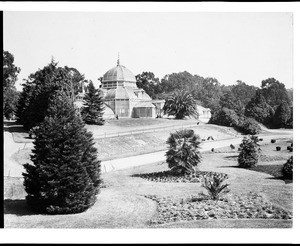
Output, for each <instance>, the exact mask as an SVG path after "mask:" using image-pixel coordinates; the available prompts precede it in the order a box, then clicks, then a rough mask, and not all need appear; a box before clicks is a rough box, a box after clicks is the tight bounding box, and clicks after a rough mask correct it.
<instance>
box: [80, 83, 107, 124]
mask: <svg viewBox="0 0 300 246" xmlns="http://www.w3.org/2000/svg"><path fill="white" fill-rule="evenodd" d="M83 100H84V103H83V109H82V111H81V115H82V119H83V120H84V122H85V123H86V124H90V125H103V124H104V122H105V121H104V119H103V114H104V109H105V106H104V102H103V98H102V95H101V93H100V91H99V90H97V89H96V88H95V86H94V85H93V83H92V82H90V83H89V85H88V87H87V93H86V94H85V96H84V98H83Z"/></svg>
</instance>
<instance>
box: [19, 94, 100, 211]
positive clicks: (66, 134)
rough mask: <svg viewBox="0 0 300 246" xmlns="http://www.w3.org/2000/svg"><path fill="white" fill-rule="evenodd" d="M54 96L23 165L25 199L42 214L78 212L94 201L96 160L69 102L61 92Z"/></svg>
mask: <svg viewBox="0 0 300 246" xmlns="http://www.w3.org/2000/svg"><path fill="white" fill-rule="evenodd" d="M54 95H55V96H54V97H53V98H52V100H50V104H49V108H48V110H47V113H46V117H45V119H44V121H43V122H42V123H41V124H40V125H39V128H38V129H36V130H35V131H34V134H35V135H36V136H35V139H34V149H33V151H32V152H33V154H32V155H31V160H32V162H33V164H28V163H27V164H25V165H24V168H25V170H26V172H25V173H23V176H24V186H25V191H26V192H27V194H28V195H27V196H26V200H27V204H28V205H29V206H30V207H31V208H32V209H34V210H36V211H38V212H42V213H51V214H62V213H79V212H83V211H84V210H86V209H88V208H89V207H90V206H92V205H93V204H94V203H95V201H96V195H97V194H98V192H99V185H100V161H98V160H97V149H96V148H95V147H93V145H94V142H93V137H92V134H91V133H90V132H87V130H86V129H85V128H84V123H83V121H82V119H81V117H80V115H79V113H78V112H77V110H76V109H75V108H74V106H73V102H72V101H71V99H70V98H68V97H67V96H66V95H65V94H64V93H63V92H57V93H56V94H54Z"/></svg>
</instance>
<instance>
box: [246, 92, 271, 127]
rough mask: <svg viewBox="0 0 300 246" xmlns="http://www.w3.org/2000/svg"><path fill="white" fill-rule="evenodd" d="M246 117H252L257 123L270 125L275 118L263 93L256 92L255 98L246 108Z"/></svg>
mask: <svg viewBox="0 0 300 246" xmlns="http://www.w3.org/2000/svg"><path fill="white" fill-rule="evenodd" d="M245 116H247V117H251V118H253V119H255V120H256V121H258V122H260V123H263V124H265V125H268V124H270V123H271V122H272V120H273V116H274V110H273V108H272V107H271V106H270V105H269V104H268V103H267V102H266V100H265V98H264V96H263V94H262V92H261V91H260V90H257V91H256V94H255V97H253V98H252V99H251V101H250V102H249V103H248V104H247V105H246V107H245Z"/></svg>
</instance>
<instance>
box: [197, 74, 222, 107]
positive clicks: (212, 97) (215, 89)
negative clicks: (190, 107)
mask: <svg viewBox="0 0 300 246" xmlns="http://www.w3.org/2000/svg"><path fill="white" fill-rule="evenodd" d="M222 94H223V92H222V86H221V84H220V83H219V81H218V80H217V79H215V78H210V77H208V78H205V79H204V80H203V82H202V86H201V89H200V90H199V91H198V97H197V99H199V100H201V101H202V106H203V107H206V108H210V109H211V110H212V111H216V110H218V109H220V105H219V101H220V98H221V96H222Z"/></svg>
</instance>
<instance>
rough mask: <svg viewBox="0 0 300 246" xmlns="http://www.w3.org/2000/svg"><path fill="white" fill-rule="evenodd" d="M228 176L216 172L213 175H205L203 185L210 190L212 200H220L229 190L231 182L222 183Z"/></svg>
mask: <svg viewBox="0 0 300 246" xmlns="http://www.w3.org/2000/svg"><path fill="white" fill-rule="evenodd" d="M227 178H228V177H227V176H222V175H216V174H215V175H213V177H204V183H203V185H202V186H203V187H204V188H205V189H206V190H207V191H208V194H209V196H210V198H211V199H212V200H218V199H219V198H220V196H221V195H222V194H225V193H228V192H229V189H228V186H229V184H222V183H223V182H224V181H225V180H226V179H227Z"/></svg>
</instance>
